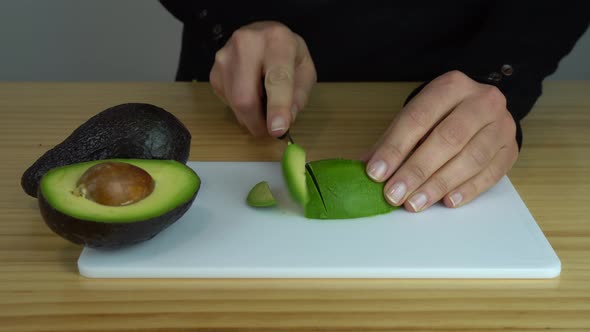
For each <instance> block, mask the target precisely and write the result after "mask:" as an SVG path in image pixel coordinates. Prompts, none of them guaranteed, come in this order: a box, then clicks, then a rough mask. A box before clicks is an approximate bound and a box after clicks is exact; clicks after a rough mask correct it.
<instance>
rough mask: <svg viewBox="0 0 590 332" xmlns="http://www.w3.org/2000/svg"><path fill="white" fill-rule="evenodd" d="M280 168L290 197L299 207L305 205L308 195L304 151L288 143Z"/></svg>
mask: <svg viewBox="0 0 590 332" xmlns="http://www.w3.org/2000/svg"><path fill="white" fill-rule="evenodd" d="M281 166H282V169H283V177H284V178H285V182H286V183H287V189H288V190H289V193H290V194H291V197H293V199H294V200H295V201H296V202H297V203H299V204H301V205H305V204H307V201H308V200H309V193H308V190H307V186H306V184H305V177H306V175H305V174H306V170H305V150H303V148H302V147H300V146H299V145H297V144H293V143H290V142H289V144H288V145H287V148H286V149H285V152H284V153H283V158H282V160H281Z"/></svg>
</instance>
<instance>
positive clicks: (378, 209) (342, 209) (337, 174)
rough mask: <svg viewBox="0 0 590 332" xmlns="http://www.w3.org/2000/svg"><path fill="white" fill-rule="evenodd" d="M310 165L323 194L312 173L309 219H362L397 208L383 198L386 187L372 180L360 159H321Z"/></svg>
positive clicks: (308, 178)
mask: <svg viewBox="0 0 590 332" xmlns="http://www.w3.org/2000/svg"><path fill="white" fill-rule="evenodd" d="M309 166H310V168H311V170H312V172H313V174H314V176H315V179H316V182H317V184H318V186H319V192H318V190H317V189H316V187H315V185H314V181H313V179H312V178H311V176H310V174H309V173H306V174H307V175H306V176H307V181H306V183H307V188H308V191H309V193H310V198H309V202H308V203H307V204H306V205H305V216H306V217H307V218H312V219H348V218H359V217H366V216H373V215H378V214H383V213H388V212H390V211H393V210H395V209H396V208H397V207H395V206H391V205H389V204H388V203H387V201H386V200H385V198H384V197H383V186H384V184H383V183H376V182H374V181H372V180H371V179H370V178H369V177H368V176H367V174H366V172H365V164H364V163H363V162H362V161H360V160H345V159H328V160H318V161H313V162H310V163H309ZM320 193H321V195H320ZM322 198H323V202H322ZM324 206H325V208H324Z"/></svg>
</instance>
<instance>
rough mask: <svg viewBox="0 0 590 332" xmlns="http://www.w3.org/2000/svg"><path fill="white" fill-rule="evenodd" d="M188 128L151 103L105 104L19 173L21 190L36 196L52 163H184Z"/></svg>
mask: <svg viewBox="0 0 590 332" xmlns="http://www.w3.org/2000/svg"><path fill="white" fill-rule="evenodd" d="M190 143H191V134H190V132H189V131H188V129H187V128H186V127H185V126H184V125H183V124H182V122H180V120H178V119H177V118H176V117H175V116H174V115H172V114H171V113H169V112H167V111H166V110H164V109H163V108H160V107H158V106H155V105H151V104H143V103H127V104H121V105H117V106H113V107H111V108H108V109H106V110H104V111H102V112H100V113H98V114H96V115H95V116H93V117H91V118H90V119H88V120H87V121H86V122H84V123H83V124H82V125H81V126H79V127H78V128H76V130H74V131H73V132H72V133H71V134H70V135H69V136H68V137H67V138H66V139H65V140H64V141H63V142H61V143H60V144H58V145H56V146H55V147H54V148H53V149H51V150H49V151H47V152H46V153H45V154H44V155H43V156H41V157H40V158H39V159H38V160H37V161H35V163H33V164H32V165H31V166H30V167H29V168H28V169H27V170H26V171H25V172H24V173H23V175H22V178H21V186H22V188H23V190H24V191H25V193H27V194H28V195H30V196H32V197H37V192H38V187H39V181H41V177H43V175H44V174H45V173H46V172H47V171H49V170H50V169H53V168H55V167H60V166H65V165H70V164H75V163H80V162H85V161H92V160H103V159H112V158H126V159H160V160H176V161H178V162H181V163H183V164H186V162H187V160H188V157H189V152H190V145H191V144H190Z"/></svg>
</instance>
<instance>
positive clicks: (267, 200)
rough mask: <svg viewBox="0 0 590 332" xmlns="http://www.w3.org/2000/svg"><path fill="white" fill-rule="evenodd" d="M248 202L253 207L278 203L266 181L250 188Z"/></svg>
mask: <svg viewBox="0 0 590 332" xmlns="http://www.w3.org/2000/svg"><path fill="white" fill-rule="evenodd" d="M246 202H247V203H248V205H250V206H252V207H269V206H273V205H276V204H277V201H276V200H275V198H274V196H273V195H272V192H271V191H270V187H269V185H268V182H266V181H261V182H258V183H257V184H256V185H255V186H254V187H252V189H250V192H249V193H248V197H246Z"/></svg>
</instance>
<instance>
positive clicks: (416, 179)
mask: <svg viewBox="0 0 590 332" xmlns="http://www.w3.org/2000/svg"><path fill="white" fill-rule="evenodd" d="M490 107H491V108H490ZM500 112H506V110H505V108H503V107H500V106H499V105H488V101H487V99H486V98H479V97H478V98H471V99H466V100H465V101H464V102H462V103H460V104H459V105H458V106H457V108H456V109H455V110H453V112H451V114H449V116H447V117H446V118H445V119H444V120H443V121H441V123H440V124H439V125H438V126H436V127H435V128H434V130H433V131H432V133H431V134H430V135H429V136H428V138H427V139H426V140H425V141H424V143H422V145H420V147H419V148H418V149H417V150H416V151H415V152H414V153H413V154H412V156H411V157H410V158H408V160H406V161H405V162H404V163H403V165H402V166H401V167H400V168H399V169H398V170H397V171H396V173H395V174H394V175H393V176H392V177H391V179H389V181H388V182H387V184H386V185H385V195H386V198H387V200H388V201H389V202H390V203H392V204H394V205H401V204H402V203H403V202H404V200H405V199H406V197H408V196H409V195H410V194H412V193H413V192H414V191H415V190H416V189H417V188H418V187H420V186H421V185H422V184H423V183H424V182H426V181H427V180H428V179H430V177H431V176H432V175H433V174H434V173H435V172H436V171H437V170H439V169H440V168H441V167H442V166H443V165H444V164H446V163H447V162H448V161H449V160H451V159H453V158H454V157H455V156H456V155H457V154H458V153H459V152H460V151H461V150H463V148H464V147H465V146H466V145H467V144H468V142H469V141H470V140H471V139H472V137H474V136H475V135H476V134H477V132H478V131H480V130H481V129H482V128H484V127H485V126H487V125H488V124H490V123H492V122H493V121H494V120H495V119H497V118H498V117H499V115H500ZM424 198H425V196H424V194H422V195H419V196H416V197H415V200H416V202H412V203H411V204H414V203H420V207H418V206H417V205H415V206H414V207H415V208H417V209H420V208H422V206H423V205H424V204H426V203H427V202H426V201H425V200H424Z"/></svg>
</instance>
